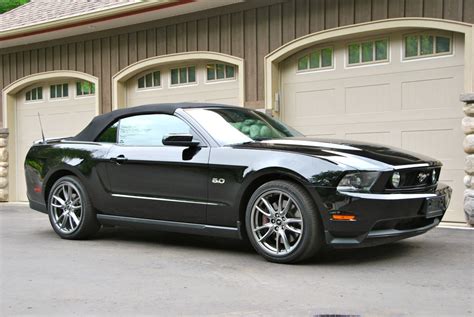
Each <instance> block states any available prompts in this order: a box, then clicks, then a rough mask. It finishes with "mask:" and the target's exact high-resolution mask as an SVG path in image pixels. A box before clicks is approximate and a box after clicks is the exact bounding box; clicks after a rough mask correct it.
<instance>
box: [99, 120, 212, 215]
mask: <svg viewBox="0 0 474 317" xmlns="http://www.w3.org/2000/svg"><path fill="white" fill-rule="evenodd" d="M170 133H187V134H192V135H193V140H196V139H197V140H199V141H200V144H199V146H197V147H185V146H167V145H163V143H162V139H163V136H165V135H167V134H170ZM107 161H108V163H107V173H108V180H109V186H110V192H111V195H112V198H111V201H112V205H113V208H114V213H115V214H118V215H123V216H129V217H138V218H147V219H159V220H170V221H180V222H192V223H204V222H205V220H206V207H207V194H208V193H207V184H208V182H207V180H208V161H209V147H208V146H207V145H206V144H205V143H204V140H203V139H202V138H201V137H199V136H198V135H197V133H196V132H195V131H194V130H193V129H192V128H191V127H190V125H189V124H188V123H186V122H185V121H183V120H182V119H180V118H178V117H176V116H173V115H168V114H145V115H135V116H131V117H126V118H123V119H121V120H120V121H119V122H118V125H117V143H116V144H115V145H113V146H112V147H111V149H110V151H109V152H108V154H107Z"/></svg>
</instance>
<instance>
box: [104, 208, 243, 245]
mask: <svg viewBox="0 0 474 317" xmlns="http://www.w3.org/2000/svg"><path fill="white" fill-rule="evenodd" d="M97 220H99V222H100V223H101V224H103V225H109V226H123V227H132V228H137V229H151V230H160V231H169V232H177V233H187V234H197V235H203V236H214V237H222V238H233V239H242V236H241V235H240V230H239V228H234V227H221V226H212V225H204V224H198V223H187V222H176V221H166V220H154V219H144V218H133V217H122V216H112V215H104V214H97Z"/></svg>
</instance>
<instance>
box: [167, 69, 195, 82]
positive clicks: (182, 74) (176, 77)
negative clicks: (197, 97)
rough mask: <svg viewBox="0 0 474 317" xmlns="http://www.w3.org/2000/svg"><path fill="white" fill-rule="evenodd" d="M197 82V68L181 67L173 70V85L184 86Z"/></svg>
mask: <svg viewBox="0 0 474 317" xmlns="http://www.w3.org/2000/svg"><path fill="white" fill-rule="evenodd" d="M195 82H196V67H194V66H189V67H181V68H173V69H171V85H182V84H190V83H195Z"/></svg>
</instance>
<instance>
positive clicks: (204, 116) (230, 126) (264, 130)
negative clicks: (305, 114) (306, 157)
mask: <svg viewBox="0 0 474 317" xmlns="http://www.w3.org/2000/svg"><path fill="white" fill-rule="evenodd" d="M185 111H186V112H187V113H188V114H189V115H191V116H192V117H193V118H194V119H195V120H196V121H197V122H198V123H199V124H200V125H201V126H202V127H203V128H204V129H205V130H207V131H208V132H209V134H211V135H212V137H213V138H214V139H215V140H216V141H218V142H219V143H222V144H236V143H244V142H250V141H252V140H254V141H260V140H268V139H280V138H286V137H293V136H301V135H302V134H301V133H299V132H297V131H296V130H294V129H292V128H290V127H288V126H285V125H284V124H283V123H281V122H278V121H277V120H275V119H272V118H270V117H268V116H267V115H265V114H263V113H259V112H256V111H250V110H246V109H242V110H241V109H232V108H212V109H211V108H209V109H186V110H185Z"/></svg>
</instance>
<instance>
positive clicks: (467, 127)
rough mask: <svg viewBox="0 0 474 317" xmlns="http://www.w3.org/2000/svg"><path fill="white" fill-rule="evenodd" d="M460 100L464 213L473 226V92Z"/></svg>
mask: <svg viewBox="0 0 474 317" xmlns="http://www.w3.org/2000/svg"><path fill="white" fill-rule="evenodd" d="M460 99H461V101H463V102H464V103H465V105H464V113H465V115H466V117H464V119H463V120H462V129H463V131H464V133H465V134H466V137H465V138H464V152H466V153H467V156H466V161H465V162H466V163H465V166H464V170H465V171H466V176H464V185H466V190H465V191H464V213H465V215H466V222H467V223H468V224H469V225H471V226H474V93H469V94H462V95H461V98H460Z"/></svg>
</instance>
